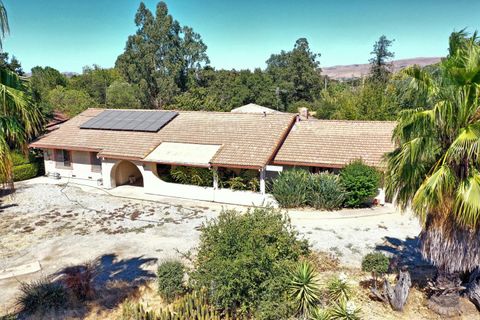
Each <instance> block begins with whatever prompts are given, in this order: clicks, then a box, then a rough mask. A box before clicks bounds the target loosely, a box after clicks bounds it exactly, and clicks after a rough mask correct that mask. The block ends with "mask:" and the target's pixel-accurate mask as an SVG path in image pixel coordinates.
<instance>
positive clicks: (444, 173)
mask: <svg viewBox="0 0 480 320" xmlns="http://www.w3.org/2000/svg"><path fill="white" fill-rule="evenodd" d="M456 182H457V179H456V176H455V174H454V172H453V171H452V170H451V168H450V167H449V166H447V165H442V166H439V167H438V168H437V169H436V170H435V172H434V173H433V174H432V175H430V176H429V177H428V178H426V179H425V180H424V182H423V183H422V185H421V186H420V187H419V188H418V190H417V192H416V193H415V196H414V197H413V208H414V211H415V213H416V214H417V215H418V216H419V217H420V220H421V221H422V222H423V223H425V222H426V220H427V214H428V213H432V212H434V209H436V208H438V207H440V206H447V205H448V203H449V200H450V197H451V195H452V194H453V192H454V190H455V186H456Z"/></svg>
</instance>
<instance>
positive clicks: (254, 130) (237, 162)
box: [31, 109, 295, 168]
mask: <svg viewBox="0 0 480 320" xmlns="http://www.w3.org/2000/svg"><path fill="white" fill-rule="evenodd" d="M103 110H104V109H88V110H86V111H84V112H82V113H81V114H79V115H78V116H76V117H74V118H72V119H71V120H69V121H67V122H65V123H64V124H62V125H61V126H60V128H59V129H57V130H55V131H53V132H51V133H48V134H46V135H45V136H42V137H40V138H39V139H38V140H36V141H35V142H33V143H32V144H31V147H36V148H56V149H71V150H86V151H98V152H100V153H99V154H100V156H103V157H106V158H121V159H137V160H141V159H143V158H144V157H146V156H147V155H148V154H149V153H150V152H151V151H153V150H154V149H155V148H156V147H157V146H158V145H159V144H160V143H161V142H177V143H199V144H221V145H222V147H221V148H220V150H219V151H218V153H217V154H216V155H215V157H214V158H213V159H212V165H216V166H231V167H252V168H261V167H263V166H264V165H266V164H267V163H269V162H270V161H271V159H272V157H273V155H274V154H275V152H276V151H277V149H278V147H279V145H280V144H281V142H282V141H283V139H284V138H285V135H286V134H287V133H288V130H289V128H290V127H291V124H292V123H293V121H294V118H295V116H294V115H292V114H268V115H266V116H264V115H263V114H239V113H229V112H201V111H191V112H190V111H180V112H179V115H178V116H177V117H176V118H175V119H173V120H172V121H171V122H170V123H168V124H167V125H166V126H165V127H164V128H162V129H161V130H160V131H158V132H155V133H151V132H128V131H113V130H95V129H80V128H79V126H80V125H81V124H82V123H84V122H86V121H87V120H89V119H91V118H92V117H95V116H96V115H97V114H99V113H100V112H102V111H103ZM151 112H155V111H154V110H152V111H151Z"/></svg>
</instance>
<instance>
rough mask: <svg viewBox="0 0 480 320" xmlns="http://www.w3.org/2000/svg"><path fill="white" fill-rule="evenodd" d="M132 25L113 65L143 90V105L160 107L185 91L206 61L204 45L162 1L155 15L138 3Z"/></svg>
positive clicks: (198, 36) (205, 47) (207, 61)
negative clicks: (131, 33) (192, 76)
mask: <svg viewBox="0 0 480 320" xmlns="http://www.w3.org/2000/svg"><path fill="white" fill-rule="evenodd" d="M135 24H136V26H137V32H136V33H135V34H134V35H131V36H129V37H128V40H127V43H126V46H125V51H124V53H122V54H121V55H120V56H119V57H118V58H117V61H116V64H115V65H116V67H117V68H118V69H119V70H120V72H121V73H122V74H123V75H124V76H125V78H126V80H127V81H128V82H129V83H132V84H135V85H137V86H138V87H139V89H140V91H141V92H142V93H144V94H143V96H142V97H141V99H142V104H143V105H144V106H145V107H150V108H162V107H164V106H165V104H167V103H170V102H171V101H172V99H173V97H174V96H175V95H177V94H179V93H180V92H184V91H186V89H187V87H188V83H189V78H190V77H189V76H190V75H193V74H195V73H196V72H197V71H198V70H199V69H200V67H201V65H202V64H205V63H209V60H208V57H207V55H206V49H207V46H206V45H205V44H204V43H203V41H202V40H201V37H200V35H198V34H196V33H195V32H194V31H193V30H192V29H191V28H189V27H186V26H185V27H183V28H182V27H181V26H180V23H179V22H178V21H176V20H174V19H173V17H172V16H171V15H170V14H168V9H167V5H166V4H165V3H164V2H159V3H158V4H157V8H156V15H155V16H154V15H153V14H152V12H151V11H150V10H149V9H148V8H147V7H146V6H145V4H144V3H143V2H142V3H140V7H139V8H138V11H137V14H136V15H135Z"/></svg>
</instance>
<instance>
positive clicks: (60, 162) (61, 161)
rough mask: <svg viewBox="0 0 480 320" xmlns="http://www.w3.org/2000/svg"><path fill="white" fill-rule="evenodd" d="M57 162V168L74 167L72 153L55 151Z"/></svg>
mask: <svg viewBox="0 0 480 320" xmlns="http://www.w3.org/2000/svg"><path fill="white" fill-rule="evenodd" d="M55 162H56V166H57V168H70V167H71V166H72V162H71V155H70V151H68V150H55Z"/></svg>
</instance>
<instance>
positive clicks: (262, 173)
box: [260, 168, 265, 194]
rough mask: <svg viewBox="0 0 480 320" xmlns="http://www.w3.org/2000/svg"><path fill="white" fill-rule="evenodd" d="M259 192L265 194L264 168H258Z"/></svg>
mask: <svg viewBox="0 0 480 320" xmlns="http://www.w3.org/2000/svg"><path fill="white" fill-rule="evenodd" d="M260 193H261V194H265V168H262V169H260Z"/></svg>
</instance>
